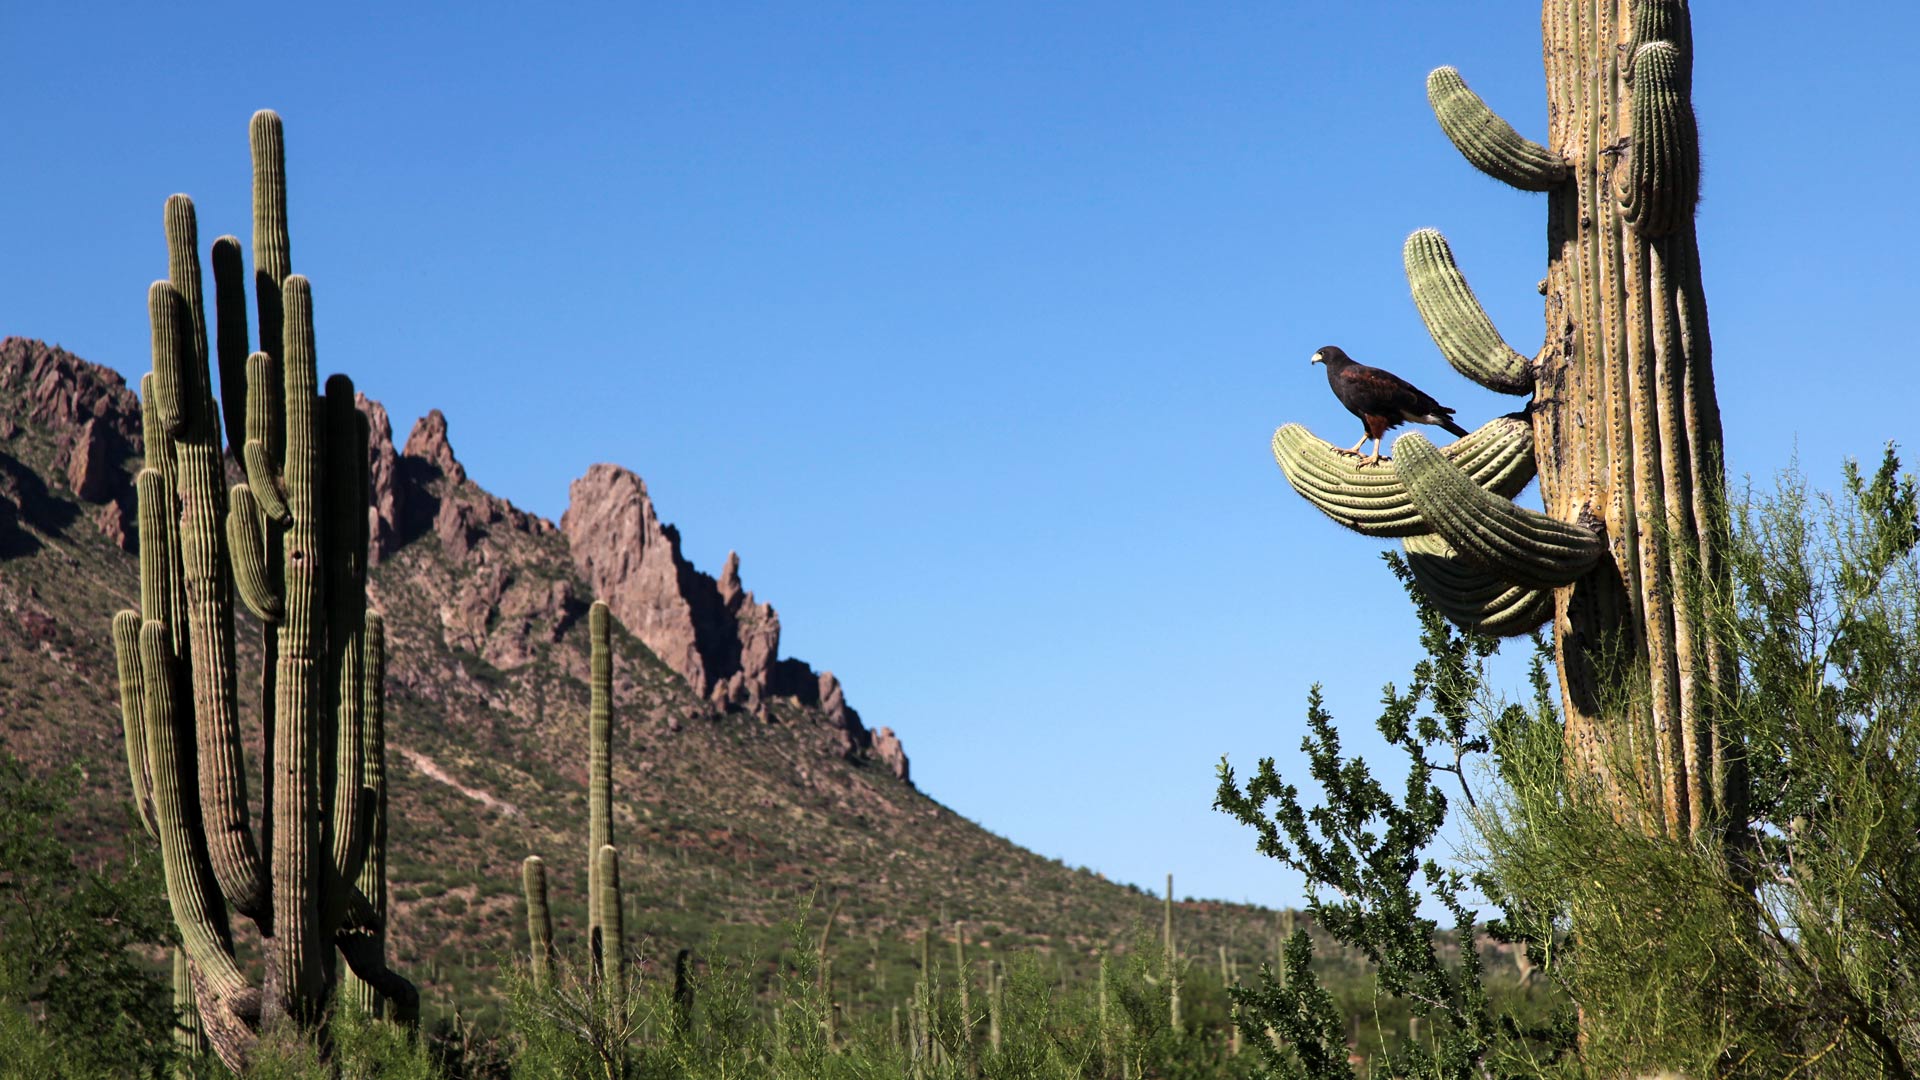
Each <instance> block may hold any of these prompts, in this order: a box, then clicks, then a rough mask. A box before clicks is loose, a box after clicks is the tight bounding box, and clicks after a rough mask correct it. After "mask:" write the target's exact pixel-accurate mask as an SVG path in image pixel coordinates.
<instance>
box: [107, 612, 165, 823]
mask: <svg viewBox="0 0 1920 1080" xmlns="http://www.w3.org/2000/svg"><path fill="white" fill-rule="evenodd" d="M140 622H141V619H140V613H139V612H137V611H119V612H115V613H114V616H113V661H114V671H115V673H116V674H117V675H118V676H119V678H120V724H121V731H122V733H123V734H124V735H125V742H126V750H127V773H128V775H129V777H130V778H131V779H132V781H133V805H134V809H135V810H136V811H138V812H139V815H140V824H141V825H142V826H144V827H145V828H146V830H147V836H148V837H150V838H153V839H158V838H159V835H160V834H159V828H158V826H157V825H155V824H154V820H153V781H152V779H151V778H150V777H149V776H148V775H147V717H146V708H147V702H146V691H145V690H144V689H142V684H141V681H140Z"/></svg>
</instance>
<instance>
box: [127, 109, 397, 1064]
mask: <svg viewBox="0 0 1920 1080" xmlns="http://www.w3.org/2000/svg"><path fill="white" fill-rule="evenodd" d="M264 129H271V130H272V133H273V137H274V139H275V141H276V142H277V140H278V131H279V120H278V118H277V117H275V116H273V114H272V113H264V112H263V113H260V114H258V115H256V116H255V117H254V121H253V131H254V135H255V140H256V143H258V141H259V139H260V135H261V132H262V131H263V130H264ZM272 167H273V168H275V169H278V168H279V167H280V159H279V157H278V156H277V155H276V156H275V158H274V159H273V162H272ZM267 179H270V180H271V182H272V183H273V184H275V185H277V186H278V187H279V188H280V189H281V190H282V191H284V186H285V180H284V176H281V175H276V176H273V177H270V178H267ZM262 180H263V178H262V177H261V176H260V175H259V159H258V156H257V155H256V176H255V181H256V187H257V186H258V185H259V184H260V183H261V182H262ZM278 218H279V222H280V228H281V229H282V230H283V231H284V227H285V214H284V205H283V206H282V210H281V212H280V213H279V215H278ZM165 225H166V238H167V255H168V257H167V262H168V278H167V280H165V281H161V282H156V283H155V284H154V285H153V287H152V288H151V289H150V290H149V292H148V314H149V317H150V320H151V323H152V328H153V361H154V370H153V373H152V374H151V375H149V376H148V377H146V378H145V379H143V380H142V390H143V401H144V405H145V408H144V413H143V427H144V429H145V431H146V434H147V440H146V442H147V445H146V453H147V468H145V469H143V470H142V471H141V474H140V476H139V478H138V479H137V481H136V492H137V495H138V498H139V528H140V546H141V556H140V576H141V589H140V592H141V610H140V611H139V612H138V613H135V612H131V611H124V612H120V613H117V614H116V615H115V616H114V619H113V639H114V646H115V651H116V654H117V665H116V666H117V668H118V672H119V675H120V680H121V700H122V707H123V711H124V712H125V716H124V717H123V719H124V720H125V729H126V735H127V757H128V769H129V772H130V774H131V776H132V779H133V784H134V792H135V796H136V799H137V800H138V802H139V804H140V805H141V807H142V819H143V821H145V822H147V823H148V824H149V826H150V827H151V828H152V830H153V831H154V833H155V834H156V835H157V836H158V838H159V840H160V847H161V854H162V859H163V866H164V871H165V876H166V881H167V891H168V901H169V904H170V906H171V908H172V911H173V916H174V921H175V923H176V924H177V925H178V927H179V930H180V935H181V942H182V944H181V951H182V953H183V954H184V957H185V964H184V968H183V972H184V977H182V978H177V979H176V986H177V987H183V986H186V985H187V984H189V983H190V984H191V986H192V994H193V996H194V998H195V999H196V1004H197V1016H198V1020H199V1024H200V1028H201V1030H202V1031H203V1032H204V1035H205V1038H206V1040H207V1044H208V1045H209V1046H210V1047H211V1048H212V1049H213V1050H214V1052H216V1053H217V1054H219V1056H220V1057H221V1059H222V1060H223V1061H225V1062H226V1063H227V1064H228V1065H229V1066H231V1067H234V1068H236V1069H238V1068H241V1067H242V1066H243V1065H244V1063H245V1060H246V1058H247V1056H248V1054H249V1052H250V1050H251V1048H252V1046H253V1043H254V1042H255V1040H256V1038H257V1031H258V1028H259V1026H260V1024H261V1023H262V1022H263V1021H269V1020H273V1019H275V1018H278V1017H282V1016H284V1017H288V1018H291V1019H292V1020H293V1021H295V1022H296V1023H298V1024H301V1025H308V1026H310V1025H313V1024H317V1023H318V1022H319V1021H320V1019H321V1018H322V1016H323V1015H324V1011H325V1009H326V1006H327V1003H328V1001H329V999H330V998H331V996H332V994H333V992H334V990H335V989H336V986H337V985H338V984H339V982H340V981H341V976H340V975H339V973H338V972H337V970H336V969H337V967H338V965H336V964H334V963H333V962H332V957H331V954H332V950H333V949H335V948H338V949H339V950H340V953H341V955H342V956H344V957H345V958H346V965H345V966H346V967H347V968H348V969H350V970H351V972H352V973H353V974H354V975H356V976H358V977H359V978H361V979H363V980H365V983H366V985H367V986H369V987H370V988H372V989H371V993H372V994H373V995H374V999H375V1000H376V1001H377V1000H381V999H384V1000H385V1001H387V1002H389V1003H391V1004H392V1005H393V1006H394V1012H395V1014H396V1016H397V1017H399V1018H402V1019H408V1020H411V1019H413V1018H415V1017H417V1014H418V995H417V993H416V992H415V991H414V989H413V986H412V984H410V983H408V982H407V981H406V980H405V979H404V978H401V977H400V976H399V975H397V974H394V973H393V972H392V971H391V970H390V969H388V968H387V967H386V964H385V957H384V954H383V950H381V949H379V948H377V947H375V946H374V944H373V943H375V942H377V941H379V940H380V939H381V934H382V920H383V918H384V912H383V910H382V909H383V908H384V903H385V884H384V880H376V878H378V877H380V876H381V875H382V874H383V872H384V850H383V846H384V842H385V837H384V823H383V818H382V811H381V808H382V807H383V806H384V801H385V781H384V771H383V769H382V766H381V762H380V760H379V758H380V756H381V755H383V754H384V743H383V741H382V738H383V736H381V735H379V734H378V732H377V729H378V728H379V726H380V723H379V720H378V719H377V718H378V716H379V711H380V701H381V692H380V684H379V681H378V675H377V674H376V675H375V677H374V679H373V680H372V681H371V682H369V681H368V679H367V678H366V673H367V672H369V671H371V672H375V673H378V672H380V671H382V670H383V669H382V667H381V665H382V662H383V661H382V660H381V659H380V658H379V657H378V656H377V655H374V656H371V657H370V656H369V649H370V648H371V650H372V652H374V653H376V654H377V653H378V650H379V645H378V644H377V642H378V640H379V638H378V634H377V632H375V633H373V634H371V635H368V634H364V633H363V631H364V630H365V629H366V627H365V620H367V618H368V617H367V616H366V615H365V578H364V554H365V540H364V529H365V524H364V523H365V520H366V514H367V498H366V481H365V472H366V467H367V465H366V456H365V452H364V449H361V451H360V454H359V457H358V459H357V460H355V459H353V458H351V456H350V452H351V450H352V449H353V444H351V443H349V444H348V446H347V447H346V448H345V449H344V450H342V452H341V453H342V455H343V456H342V458H341V461H340V462H339V463H338V464H337V465H336V467H335V468H334V470H333V473H334V477H333V483H334V486H335V487H336V488H338V489H339V490H338V491H335V492H332V493H329V494H327V495H325V496H323V495H322V493H321V492H320V491H319V485H320V475H319V474H320V468H319V462H318V450H317V446H318V442H319V438H320V435H319V433H318V431H317V421H316V418H315V415H314V413H315V406H316V403H317V398H316V392H315V389H314V382H315V376H314V359H315V358H314V352H313V330H312V307H311V303H310V300H309V299H308V294H307V290H306V284H305V282H304V280H302V279H297V278H289V279H287V285H288V291H289V292H290V293H292V294H294V296H293V299H292V300H291V302H289V303H287V304H286V305H285V306H287V307H291V308H293V309H295V311H296V313H297V318H296V319H295V320H291V321H289V322H288V324H287V325H286V327H285V331H286V336H287V338H288V340H285V341H281V340H277V338H278V336H279V333H280V331H279V329H277V328H276V331H275V339H267V338H264V337H263V345H265V346H266V347H268V348H271V349H273V350H275V351H276V352H277V351H282V350H284V351H286V352H287V353H288V354H289V355H292V356H294V357H295V360H296V362H294V363H291V364H289V365H287V369H286V371H285V373H284V376H285V384H284V385H281V386H274V387H268V386H261V385H256V384H253V383H252V382H251V380H249V379H248V378H247V376H249V375H254V374H256V369H254V368H252V367H249V368H248V369H247V371H246V372H245V373H242V372H241V371H240V369H239V367H238V366H237V364H236V362H235V360H234V358H235V357H241V356H245V355H246V351H247V350H246V340H245V339H246V313H245V292H246V290H245V285H244V282H243V280H241V279H239V278H238V277H237V275H238V273H239V272H240V259H239V256H238V241H236V240H233V239H232V238H231V237H222V238H221V239H220V240H219V241H218V242H216V243H215V245H214V255H213V266H214V273H215V296H216V298H217V300H218V302H219V303H220V311H219V313H218V322H217V326H218V330H219V336H220V340H219V343H218V352H219V356H220V358H221V362H222V380H221V383H222V387H223V392H224V393H225V394H226V396H227V399H228V401H229V403H230V408H232V409H233V410H234V412H235V413H236V414H238V413H240V412H242V411H247V412H255V411H256V410H244V409H243V408H242V407H241V406H240V404H239V403H240V401H241V400H242V399H251V400H249V402H248V403H249V404H258V405H259V409H258V410H257V412H258V413H259V414H261V415H262V416H264V414H266V413H269V412H278V411H282V410H280V409H278V408H276V406H278V405H280V404H282V403H284V412H285V413H286V414H287V415H285V416H277V417H275V418H274V419H273V422H274V423H275V424H276V425H279V426H281V427H283V428H284V429H286V430H290V431H292V432H293V433H294V434H295V438H296V442H295V447H294V449H295V451H296V452H297V453H296V454H290V455H289V461H288V463H287V466H286V471H287V476H286V478H285V483H286V485H287V486H286V491H285V492H284V493H283V492H282V491H281V490H279V489H278V488H277V487H274V486H273V485H274V484H277V483H278V482H280V478H279V477H277V476H272V475H269V474H268V470H270V469H272V468H273V467H274V466H275V465H276V464H277V463H276V461H275V460H274V459H272V458H271V457H269V456H268V455H267V454H266V453H265V452H264V451H265V444H263V445H262V452H261V453H257V454H255V455H252V456H254V457H255V458H257V459H258V466H259V469H258V470H257V475H258V477H259V478H260V479H261V480H262V481H263V482H265V483H266V486H267V487H268V488H270V489H271V490H270V494H264V495H263V490H262V488H260V487H256V486H255V485H254V484H252V483H251V482H250V483H249V485H247V486H245V487H243V488H241V489H239V490H240V491H241V492H244V493H245V494H244V495H240V494H235V493H230V492H229V491H228V490H227V489H226V487H225V476H224V473H225V466H224V463H223V454H222V433H223V432H222V425H221V422H220V414H219V410H218V408H217V407H216V406H215V403H214V396H213V377H212V374H211V371H210V370H209V360H210V356H209V348H208V339H207V330H206V316H205V313H204V311H203V308H202V301H201V297H202V281H201V275H200V261H199V237H198V227H197V223H196V220H195V215H194V209H193V203H192V202H191V200H189V199H187V197H186V196H184V195H175V196H173V197H172V198H170V199H168V200H167V204H166V212H165ZM279 247H280V248H281V249H282V250H284V248H285V240H284V238H281V239H280V241H279ZM282 276H284V274H283V275H282ZM258 280H261V281H264V280H265V279H264V278H261V279H258ZM272 291H273V293H274V296H273V297H272V298H271V301H269V300H268V298H266V297H262V298H261V303H262V304H263V306H266V305H268V304H269V303H271V306H272V307H273V308H274V309H275V310H276V311H277V310H279V309H280V308H281V307H282V306H283V305H282V300H281V297H280V292H281V286H280V284H279V283H278V282H276V283H275V284H274V285H273V289H272ZM257 373H258V374H260V375H263V376H279V375H280V374H281V372H280V371H279V369H278V368H277V367H272V368H268V367H261V368H258V369H257ZM342 385H344V386H349V387H350V384H344V383H343V384H342ZM348 393H349V407H351V403H350V389H349V391H348ZM229 420H230V421H231V422H232V423H233V424H234V425H237V423H238V421H234V420H233V417H231V416H230V417H229ZM261 422H263V423H264V422H265V421H264V420H262V421H261ZM247 423H248V425H249V427H251V426H252V424H253V423H254V421H253V420H252V419H249V420H248V421H247ZM235 430H237V428H236V426H231V425H230V426H229V427H227V429H226V431H227V433H228V435H229V437H231V433H232V432H233V431H235ZM236 449H238V448H236ZM356 477H357V479H356ZM283 496H284V497H283ZM268 505H274V506H281V507H282V508H283V510H285V517H284V520H275V519H273V518H271V517H270V516H269V514H268V513H267V512H265V511H263V510H261V509H259V508H260V507H265V506H268ZM236 514H237V515H238V516H239V517H240V518H241V520H239V521H236V520H235V516H236ZM256 515H257V516H256ZM354 522H358V523H359V524H358V525H355V524H353V523H354ZM323 531H327V532H329V533H330V534H332V535H333V536H334V537H335V539H334V541H333V542H332V544H331V545H327V544H323V543H322V541H321V533H322V532H323ZM283 532H284V533H285V534H286V535H285V536H284V537H283V536H282V533H283ZM355 540H358V542H359V544H360V547H359V549H358V552H357V553H356V552H355V550H354V548H353V546H352V545H353V543H354V541H355ZM283 543H284V545H285V549H286V550H287V551H288V552H289V554H288V556H287V557H286V558H282V557H281V552H282V550H283ZM328 556H331V557H332V559H333V560H334V563H331V564H329V563H325V562H324V560H325V559H326V558H327V557H328ZM236 560H237V561H238V565H236ZM323 565H326V566H333V565H338V566H340V567H344V568H347V569H349V571H351V572H347V573H344V574H336V575H335V576H334V579H333V580H332V581H330V582H329V587H330V588H331V590H332V595H331V597H330V600H331V603H332V605H333V607H332V609H331V612H330V611H328V610H322V609H321V604H322V601H321V583H320V581H319V574H320V572H321V568H322V566H323ZM355 568H357V569H355ZM276 579H277V580H276ZM236 594H238V595H239V596H240V597H241V598H242V599H243V600H244V602H246V603H247V604H248V606H249V607H250V608H253V609H254V610H255V612H256V614H259V615H261V616H262V617H263V618H264V619H266V620H267V623H266V625H267V628H268V640H267V648H266V649H265V650H264V654H265V656H266V657H267V658H268V662H269V663H270V664H271V665H273V668H274V681H275V683H276V684H277V687H278V691H279V692H278V693H277V694H275V695H272V696H269V697H267V698H264V699H263V705H264V706H265V709H264V711H265V713H266V715H265V717H264V719H263V726H264V727H265V729H266V730H267V732H268V733H269V734H268V735H267V738H266V740H265V742H266V746H267V753H268V760H267V762H266V763H265V766H264V768H263V770H262V771H263V777H264V780H265V784H264V786H265V789H266V790H265V797H264V799H263V802H264V803H265V808H266V815H265V820H264V821H263V822H262V825H261V827H260V830H259V832H258V840H257V841H256V833H255V831H254V829H253V827H252V823H251V821H250V816H249V811H248V806H247V791H246V768H245V761H244V756H243V751H242V741H241V735H240V717H239V706H238V700H237V693H236V686H237V679H236V663H235V662H236V653H235V643H234V634H235V627H234V604H235V597H236ZM283 601H284V603H283ZM330 614H331V615H342V614H343V615H344V616H345V617H344V618H339V617H330ZM281 624H285V625H286V626H288V627H289V628H290V631H289V633H288V634H286V635H280V634H278V633H277V630H278V627H279V625H281ZM370 639H371V640H372V641H374V642H376V643H375V644H373V645H371V646H369V644H368V641H369V640H370ZM282 643H284V644H285V645H286V646H287V647H286V648H281V647H280V646H281V644H282ZM343 672H351V673H354V674H353V675H352V677H351V679H350V680H349V681H347V682H339V681H338V680H340V679H341V677H342V673H343ZM325 686H335V687H337V688H341V689H345V688H348V687H350V689H351V694H350V695H348V694H344V693H340V694H334V695H332V696H329V695H328V694H325V693H321V692H320V690H321V688H322V687H325ZM369 715H371V716H374V717H375V718H376V719H375V721H374V723H373V724H372V728H373V729H374V731H373V732H371V733H370V731H369V727H368V724H367V723H365V722H364V721H363V719H361V718H364V717H367V716H369ZM323 752H324V753H326V754H327V756H328V760H329V762H330V763H331V764H332V765H333V766H334V768H333V769H330V770H328V771H327V774H326V775H323V774H322V772H321V770H320V769H319V767H318V765H319V755H320V754H321V753H323ZM323 782H324V783H332V784H334V786H337V787H338V788H340V789H343V790H340V791H338V792H335V791H332V790H323ZM336 795H337V797H334V796H336ZM348 803H351V804H352V805H353V807H354V808H355V811H354V812H350V813H346V814H344V815H343V813H342V811H341V806H342V805H344V804H348ZM323 829H324V831H323ZM276 839H277V840H278V843H276V842H275V841H276ZM370 862H371V863H372V864H373V865H374V867H375V872H374V873H371V874H370V873H369V872H368V865H369V863H370ZM230 914H239V915H241V916H243V917H245V918H247V919H249V920H251V921H253V922H254V923H255V924H256V925H257V926H258V927H259V930H260V936H261V939H262V944H263V953H264V956H265V973H264V976H263V977H262V978H261V979H259V980H255V979H253V978H251V977H249V976H248V975H247V974H246V973H245V972H243V971H242V970H241V968H240V965H239V963H238V962H237V960H236V959H235V954H234V945H233V934H232V930H231V927H230V923H229V918H230Z"/></svg>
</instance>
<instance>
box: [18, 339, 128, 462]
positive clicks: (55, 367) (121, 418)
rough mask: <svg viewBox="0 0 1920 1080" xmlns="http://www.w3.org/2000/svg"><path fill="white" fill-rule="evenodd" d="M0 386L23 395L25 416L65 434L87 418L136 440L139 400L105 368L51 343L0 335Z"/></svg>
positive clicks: (124, 443) (121, 442) (116, 374)
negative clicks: (101, 422) (97, 420)
mask: <svg viewBox="0 0 1920 1080" xmlns="http://www.w3.org/2000/svg"><path fill="white" fill-rule="evenodd" d="M0 388H5V389H7V390H9V391H11V392H12V394H11V395H10V396H22V397H24V398H25V399H26V404H27V409H26V417H27V419H29V420H32V421H34V422H36V423H40V424H44V425H46V426H47V427H48V428H50V429H52V430H53V431H55V432H56V433H59V434H62V435H66V436H67V437H69V438H71V437H73V435H74V434H77V433H78V432H79V430H80V428H81V427H82V426H83V425H84V424H85V423H86V422H87V421H88V420H94V419H99V420H103V421H105V422H106V428H107V430H106V431H105V432H102V435H103V436H104V435H107V434H111V435H117V436H118V437H119V445H121V446H126V447H138V446H139V445H140V401H139V398H137V397H136V396H135V395H134V394H133V392H132V391H130V390H128V389H127V381H126V380H125V379H123V378H121V377H120V373H119V372H117V371H114V370H113V369H111V368H106V367H101V366H100V365H99V364H90V363H88V362H87V361H85V360H82V359H80V358H79V357H77V356H75V355H73V354H72V353H70V352H67V351H66V350H65V349H62V348H60V347H59V346H55V345H47V344H45V343H44V342H39V341H33V340H31V339H29V338H19V337H10V338H5V339H0Z"/></svg>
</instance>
